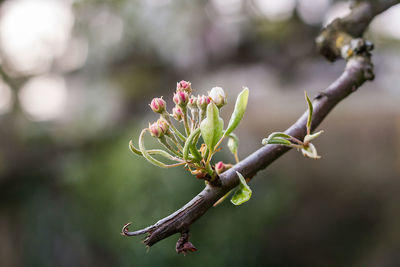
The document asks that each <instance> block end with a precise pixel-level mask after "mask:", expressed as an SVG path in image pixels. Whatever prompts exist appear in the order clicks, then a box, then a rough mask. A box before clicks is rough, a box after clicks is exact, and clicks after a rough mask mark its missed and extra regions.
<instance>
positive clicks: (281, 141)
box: [262, 137, 292, 146]
mask: <svg viewBox="0 0 400 267" xmlns="http://www.w3.org/2000/svg"><path fill="white" fill-rule="evenodd" d="M262 144H263V145H264V146H265V145H284V146H292V143H291V142H290V141H289V140H286V139H283V138H280V137H275V138H272V139H269V138H264V139H263V140H262Z"/></svg>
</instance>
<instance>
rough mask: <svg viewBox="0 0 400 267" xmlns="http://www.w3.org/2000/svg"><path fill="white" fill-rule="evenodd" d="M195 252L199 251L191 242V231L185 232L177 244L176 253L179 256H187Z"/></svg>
mask: <svg viewBox="0 0 400 267" xmlns="http://www.w3.org/2000/svg"><path fill="white" fill-rule="evenodd" d="M195 251H197V248H196V247H195V246H193V244H192V243H191V242H189V230H186V231H183V232H182V233H181V237H180V238H179V239H178V241H177V242H176V252H177V253H178V254H180V253H183V255H186V253H188V252H195Z"/></svg>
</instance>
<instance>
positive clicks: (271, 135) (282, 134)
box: [267, 132, 292, 139]
mask: <svg viewBox="0 0 400 267" xmlns="http://www.w3.org/2000/svg"><path fill="white" fill-rule="evenodd" d="M275 137H281V138H288V139H290V138H292V137H291V136H290V135H288V134H285V133H282V132H274V133H272V134H270V135H269V136H268V137H267V139H274V138H275Z"/></svg>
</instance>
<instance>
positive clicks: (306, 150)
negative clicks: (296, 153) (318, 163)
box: [301, 143, 321, 159]
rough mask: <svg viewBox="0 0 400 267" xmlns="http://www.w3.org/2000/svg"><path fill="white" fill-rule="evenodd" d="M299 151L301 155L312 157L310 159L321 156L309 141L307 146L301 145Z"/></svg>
mask: <svg viewBox="0 0 400 267" xmlns="http://www.w3.org/2000/svg"><path fill="white" fill-rule="evenodd" d="M301 152H302V153H303V156H305V157H307V158H312V159H319V158H321V157H320V156H318V153H317V149H316V148H315V146H314V145H313V144H311V143H309V144H308V146H307V147H303V148H302V149H301Z"/></svg>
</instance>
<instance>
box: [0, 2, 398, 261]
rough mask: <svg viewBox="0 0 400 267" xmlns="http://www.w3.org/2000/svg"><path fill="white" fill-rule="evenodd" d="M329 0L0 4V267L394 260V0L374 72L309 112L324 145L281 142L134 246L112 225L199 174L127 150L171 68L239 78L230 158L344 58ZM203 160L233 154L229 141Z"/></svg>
mask: <svg viewBox="0 0 400 267" xmlns="http://www.w3.org/2000/svg"><path fill="white" fill-rule="evenodd" d="M348 12H349V3H348V2H347V1H332V0H297V1H296V0H280V1H272V0H210V1H206V0H202V1H183V0H177V1H173V0H113V1H111V0H110V1H99V0H80V1H79V0H76V1H73V0H70V1H56V0H49V1H46V0H12V1H11V0H9V1H2V2H1V3H0V66H1V68H0V74H1V75H0V76H1V78H0V266H5V267H8V266H10V267H13V266H244V265H246V266H366V267H369V266H393V267H394V266H400V206H399V203H400V179H399V178H400V141H399V140H400V105H399V104H400V27H399V26H400V6H395V7H393V8H391V9H390V10H388V11H386V12H385V13H384V14H382V15H380V16H379V17H377V18H376V19H375V20H374V21H373V23H372V25H371V26H370V28H369V30H368V32H367V33H366V36H367V38H368V39H370V40H372V41H373V42H374V44H375V50H374V51H373V60H374V63H375V72H376V79H375V80H374V81H373V82H368V83H367V84H365V85H364V86H362V87H361V88H360V89H359V91H358V92H356V93H355V94H353V95H351V96H350V97H349V98H348V99H346V100H345V101H343V102H342V103H341V104H340V105H339V106H338V107H337V108H335V110H334V111H333V112H332V113H331V114H330V115H329V117H328V118H327V119H326V120H325V121H324V122H323V123H322V125H321V126H320V129H324V130H325V133H324V135H323V136H321V137H320V138H319V139H318V140H317V141H316V145H317V148H318V151H319V153H320V154H321V155H322V159H321V160H319V161H313V160H309V159H306V158H304V157H302V156H301V155H300V154H299V153H297V152H296V151H290V152H289V153H288V154H287V155H285V156H284V157H282V158H281V159H279V160H278V161H277V162H275V163H274V164H273V165H271V166H270V167H269V168H268V169H267V170H264V171H262V172H260V173H259V174H258V175H257V177H256V179H254V180H253V181H252V182H251V184H250V186H251V188H252V189H253V197H252V199H251V200H250V201H249V202H247V203H246V204H244V205H242V206H240V207H235V206H233V205H232V204H231V203H230V202H229V201H225V202H224V203H223V204H222V205H220V206H219V207H217V208H213V209H211V210H209V212H207V214H206V215H205V216H203V217H202V218H201V219H200V220H199V221H197V222H196V223H195V224H194V225H193V227H192V229H191V241H192V242H193V243H194V244H195V246H196V247H197V248H198V249H199V251H198V252H196V253H194V254H191V255H189V256H186V257H184V256H182V255H177V254H176V253H175V242H176V240H177V238H178V236H173V237H170V238H168V239H166V240H164V241H162V242H160V243H158V244H156V245H155V246H154V247H152V248H151V249H149V250H146V248H145V247H144V246H143V244H141V242H140V240H141V239H140V237H139V238H125V237H122V236H121V235H120V234H119V233H120V229H121V227H122V225H123V224H125V223H127V222H129V221H133V222H134V225H133V228H135V229H136V228H139V227H144V226H146V225H148V224H151V223H154V222H155V221H157V220H158V219H160V218H162V217H164V216H166V215H168V214H169V213H171V212H173V211H174V210H176V209H177V208H179V207H181V206H182V205H183V204H184V203H186V202H187V201H188V200H190V199H191V198H192V197H193V196H194V195H195V194H197V193H198V192H199V191H200V190H201V189H202V188H203V186H204V184H203V183H202V181H199V180H196V179H194V178H193V177H192V176H190V175H189V174H188V173H187V172H186V171H184V170H183V169H178V168H176V169H169V170H164V169H158V168H155V167H154V166H152V165H150V164H148V163H147V162H146V161H145V160H144V159H143V158H140V157H137V156H135V155H133V154H131V152H130V151H129V150H128V142H129V140H130V139H134V140H135V142H136V140H137V137H138V134H139V133H140V129H142V128H144V127H146V126H147V125H148V122H152V121H155V120H156V119H157V116H156V115H155V114H153V113H152V112H151V110H150V108H149V107H148V103H149V102H150V101H151V99H152V98H153V97H155V96H164V98H165V99H166V100H167V101H168V102H169V103H168V109H171V108H172V106H173V105H172V104H171V103H172V92H173V90H174V87H175V85H176V82H177V81H179V80H182V79H185V80H189V81H191V82H192V85H193V87H194V88H195V90H196V91H195V92H197V93H200V94H202V93H206V92H207V91H208V90H210V88H211V87H213V86H221V87H223V88H224V89H225V91H226V92H227V94H228V97H229V102H230V103H229V105H228V106H226V107H224V108H223V113H222V116H223V117H224V118H225V119H229V115H230V112H231V111H232V109H233V103H234V99H235V97H236V94H237V93H238V92H239V91H240V90H241V87H242V86H248V87H249V88H250V90H251V91H250V98H249V103H250V104H249V107H248V110H247V112H246V114H245V118H244V120H243V122H242V123H241V125H240V126H239V128H238V130H237V135H238V136H239V137H240V140H241V141H240V147H239V151H240V157H241V158H244V157H245V156H246V155H248V154H250V153H251V152H252V151H254V150H255V149H257V148H259V147H260V146H261V139H262V138H264V137H265V136H266V135H267V134H269V133H270V132H272V131H281V130H285V129H286V128H287V127H288V126H290V125H291V124H292V123H293V122H294V121H295V120H296V119H297V117H298V116H299V115H300V114H301V113H302V112H303V111H304V110H305V109H306V104H305V101H304V98H303V91H304V90H307V91H308V92H309V94H310V95H311V96H314V95H315V94H316V93H317V92H318V91H320V90H322V89H324V88H325V87H327V86H328V85H329V84H330V83H331V82H333V81H334V80H335V78H336V77H338V76H339V75H340V73H341V72H342V70H343V67H344V64H345V63H344V62H343V61H339V62H335V63H329V62H327V61H326V60H324V59H323V58H322V57H321V56H320V55H318V53H317V52H316V49H315V45H314V38H315V37H316V36H317V35H318V32H319V31H320V29H321V27H322V26H323V25H325V24H326V23H328V22H329V21H331V20H332V19H333V18H336V17H338V16H343V15H345V14H347V13H348ZM220 154H221V155H220V156H219V158H218V159H220V160H221V159H222V160H224V161H227V162H233V157H232V156H231V155H229V153H227V152H226V151H223V152H221V153H220Z"/></svg>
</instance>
